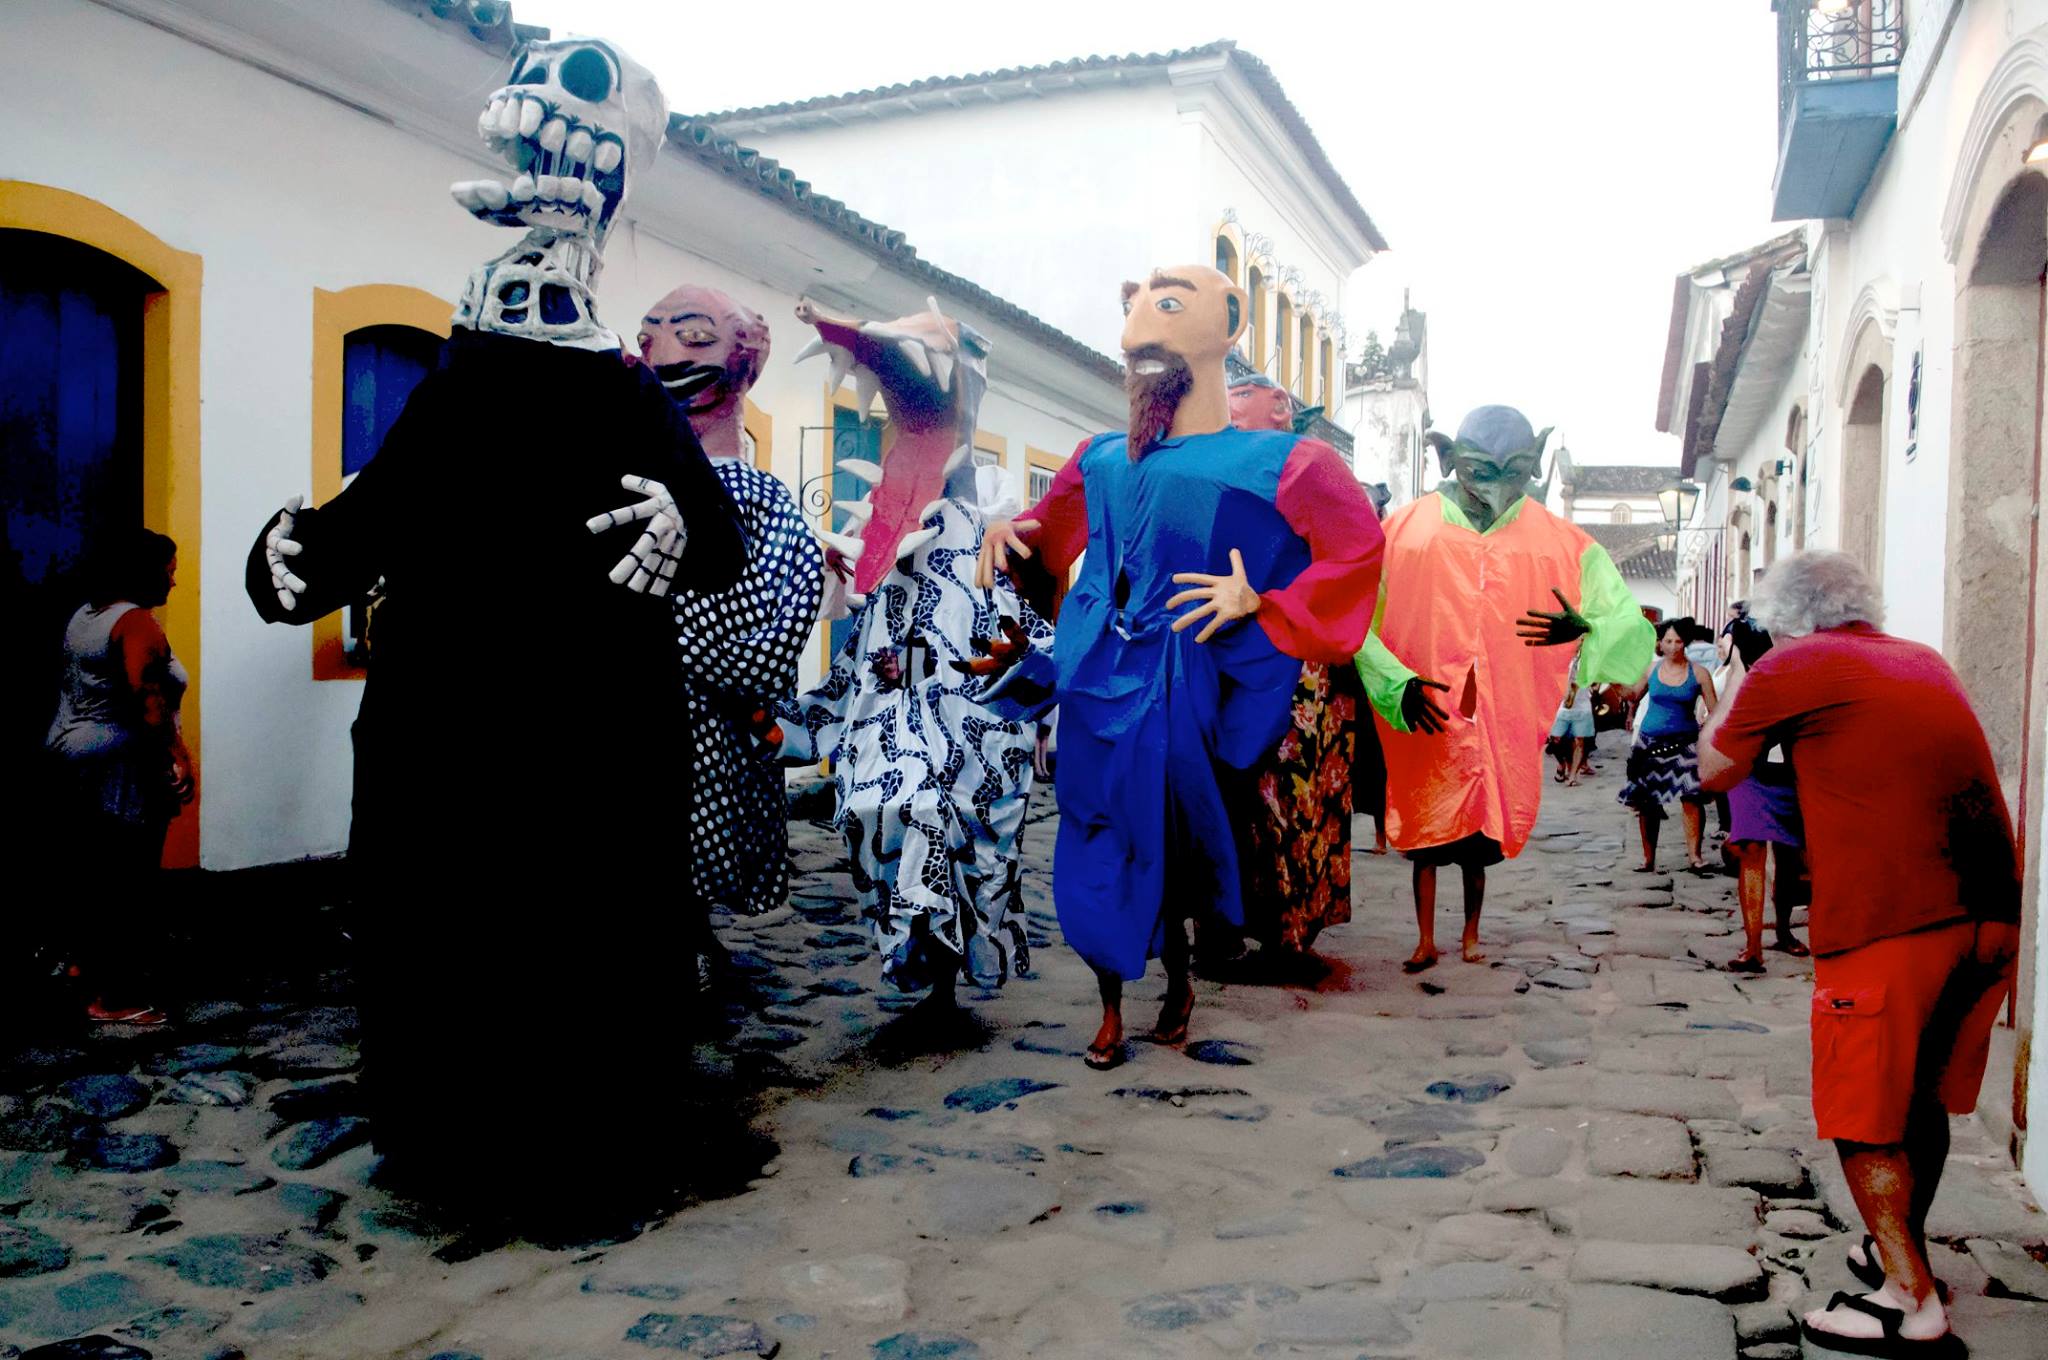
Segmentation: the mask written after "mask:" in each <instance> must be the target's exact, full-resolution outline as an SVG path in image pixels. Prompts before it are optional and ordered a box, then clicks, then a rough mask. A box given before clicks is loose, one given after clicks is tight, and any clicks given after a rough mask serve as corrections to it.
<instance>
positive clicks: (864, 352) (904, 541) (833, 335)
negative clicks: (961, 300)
mask: <svg viewBox="0 0 2048 1360" xmlns="http://www.w3.org/2000/svg"><path fill="white" fill-rule="evenodd" d="M797 316H798V318H799V319H800V320H803V321H805V322H808V323H809V324H810V325H812V326H815V327H816V328H817V331H818V342H817V343H816V344H815V345H813V346H811V347H810V348H809V349H807V350H805V352H804V353H803V354H801V355H798V356H797V357H798V358H799V359H802V358H805V357H808V356H809V355H812V354H816V353H819V352H823V353H825V354H828V355H830V356H831V359H832V374H831V378H830V380H829V382H830V386H832V387H834V388H837V387H838V386H839V385H840V383H841V382H842V381H843V380H844V379H846V378H847V377H849V376H851V377H852V378H853V379H854V390H855V392H856V394H857V395H856V397H855V401H856V404H857V405H858V406H859V407H860V409H861V412H862V414H866V412H867V409H868V407H869V406H870V405H871V404H872V403H873V401H874V398H875V396H876V395H877V394H878V393H879V394H880V396H881V397H882V401H883V405H884V406H885V407H886V409H887V411H888V416H889V423H890V426H891V428H892V430H893V431H894V442H893V443H891V444H890V445H889V447H888V452H886V453H884V454H883V455H882V461H881V463H880V464H871V463H867V462H864V461H860V460H855V459H843V460H841V461H840V462H839V463H838V468H839V470H841V471H844V472H850V473H852V474H854V475H855V476H857V477H860V478H861V479H862V480H863V481H866V482H868V483H870V484H872V485H873V486H874V490H873V491H871V492H870V493H869V494H868V495H867V496H866V497H865V498H863V499H861V500H858V501H851V502H841V503H839V504H838V505H837V506H835V509H837V510H839V511H840V512H841V513H842V514H843V515H844V516H845V517H846V521H845V524H844V525H843V526H842V532H839V533H832V532H829V531H828V532H824V533H821V534H820V535H819V538H820V539H821V540H823V542H824V543H825V544H826V546H828V547H830V548H831V549H832V550H833V551H834V552H836V553H837V554H838V555H839V556H840V557H841V558H843V559H845V560H846V561H847V562H849V563H851V564H852V567H853V594H854V595H855V596H857V597H863V598H864V597H865V596H866V595H867V594H868V593H869V592H870V591H872V590H873V589H874V588H875V587H876V586H878V585H880V584H881V583H882V580H883V578H884V577H886V576H887V575H888V574H889V572H890V571H891V569H893V568H894V567H895V565H896V564H897V563H898V562H899V561H901V560H903V559H904V558H905V557H908V556H909V555H910V554H912V553H914V552H916V551H917V549H919V548H921V547H923V546H924V545H925V544H926V543H927V542H929V541H930V540H931V539H932V538H934V537H936V536H937V534H938V532H939V531H938V529H937V528H936V527H932V528H926V527H924V521H925V520H926V519H927V518H929V516H930V515H931V513H932V510H933V508H934V506H935V505H936V504H937V502H939V501H940V500H941V499H943V498H944V497H945V496H946V495H947V492H948V487H949V484H951V483H952V481H953V479H954V477H955V475H956V474H958V473H961V472H962V471H963V470H966V469H969V468H970V467H971V462H972V458H973V431H974V421H975V417H976V416H977V415H978V414H979V411H980V408H981V397H982V393H983V392H984V391H985V390H986V387H987V381H988V379H987V354H988V344H987V342H986V341H984V340H983V339H982V338H981V336H980V335H979V334H977V333H976V332H975V331H974V329H973V328H972V327H968V326H963V325H961V324H960V323H958V322H955V321H951V320H948V319H947V318H946V317H944V316H942V315H940V313H939V310H938V303H937V301H936V300H932V301H931V302H930V310H928V311H925V312H920V313H917V314H915V315H912V316H907V317H903V318H901V319H899V320H896V321H857V320H851V319H840V318H837V317H830V316H827V315H825V314H824V313H823V312H821V311H819V310H818V309H817V308H816V307H815V306H814V305H812V304H811V303H809V302H803V303H800V304H798V307H797Z"/></svg>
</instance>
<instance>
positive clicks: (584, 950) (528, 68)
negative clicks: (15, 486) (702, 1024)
mask: <svg viewBox="0 0 2048 1360" xmlns="http://www.w3.org/2000/svg"><path fill="white" fill-rule="evenodd" d="M666 125H667V115H666V111H665V103H664V101H663V99H662V95H661V91H660V89H659V88H658V87H657V86H656V85H655V83H654V79H653V77H652V76H650V75H649V74H648V73H647V72H646V70H644V69H643V68H641V67H640V66H638V65H636V64H635V63H634V62H632V61H631V60H629V59H627V58H626V57H625V56H624V55H623V54H622V53H620V52H619V50H618V49H617V48H615V47H613V46H611V45H609V44H607V43H602V42H595V41H589V40H584V39H570V40H564V41H559V42H536V43H530V44H528V45H527V46H526V47H525V48H524V49H522V51H521V52H520V54H519V55H518V57H517V59H516V65H515V68H514V71H513V74H512V77H511V81H510V83H508V84H507V85H506V86H505V87H504V88H502V89H500V90H498V91H497V92H496V93H495V94H493V95H491V96H490V98H489V103H488V106H487V107H486V108H485V110H484V112H483V115H482V117H481V119H480V120H479V131H480V133H481V134H482V136H483V138H484V142H485V144H486V145H487V146H489V147H490V148H492V149H493V150H494V151H497V152H500V153H502V154H503V155H504V156H505V157H506V158H507V160H508V161H510V162H511V166H512V174H511V177H510V179H511V182H510V183H509V184H507V183H503V182H500V181H497V180H477V181H466V182H464V183H461V184H457V185H455V186H454V189H453V192H454V196H455V198H456V200H457V202H458V203H459V204H460V205H461V206H462V207H463V208H464V209H466V210H467V211H468V212H470V213H471V214H472V215H473V216H475V217H476V218H477V219H478V220H479V221H481V222H484V223H488V224H491V225H494V226H509V227H516V228H520V229H522V231H523V233H524V234H523V235H522V237H521V239H520V241H519V243H518V244H517V245H515V246H513V247H512V248H511V249H510V250H508V251H506V252H504V253H503V254H501V255H498V256H497V257H496V258H494V259H491V260H489V261H487V262H486V263H484V264H482V265H481V266H479V267H478V268H477V269H476V270H475V271H474V272H473V273H472V274H471V275H470V277H469V280H468V283H467V285H466V286H465V287H464V289H463V294H462V303H461V307H460V309H459V310H458V311H457V313H456V315H455V330H454V333H453V335H452V336H451V337H450V339H449V340H448V342H447V344H446V346H445V347H444V349H443V350H442V354H441V361H440V365H439V367H438V369H437V370H436V371H434V372H432V373H430V374H428V375H427V377H426V378H425V379H423V380H422V381H421V382H420V384H419V386H418V387H417V388H416V389H414V391H413V392H412V394H411V396H410V398H409V399H408V400H407V401H406V404H405V407H404V410H403V411H402V413H401V414H400V415H399V417H398V420H397V422H396V423H395V424H394V425H393V426H392V428H391V431H390V433H389V434H388V435H387V436H386V438H385V440H384V443H383V445H382V447H381V448H380V449H379V450H378V452H377V454H376V456H375V457H374V458H373V459H372V460H371V461H370V463H369V464H368V465H367V466H365V467H364V468H363V469H362V471H361V473H360V474H359V475H357V477H356V478H355V480H354V481H353V482H352V483H351V484H350V485H349V487H348V488H347V489H346V490H344V491H343V492H342V493H341V494H340V495H339V496H337V497H335V498H334V499H333V500H332V501H330V502H328V503H327V504H326V505H324V506H321V507H320V508H319V509H317V510H312V509H300V508H299V507H300V502H299V501H298V500H297V499H294V500H293V501H291V502H290V503H289V504H288V506H287V508H286V509H285V510H283V511H281V512H279V514H277V515H275V516H273V517H272V519H271V521H270V523H269V524H267V525H266V526H265V528H264V530H263V532H262V533H261V534H260V535H259V536H258V538H257V541H256V544H255V546H254V547H253V549H252V550H251V552H250V554H249V563H248V581H247V584H248V591H249V597H250V599H251V600H252V601H253V602H254V603H255V606H256V609H257V612H258V613H259V614H261V615H262V616H263V618H265V619H266V620H269V621H270V622H273V623H299V624H303V623H310V622H311V621H313V620H314V619H316V618H318V617H320V616H321V615H323V614H326V613H327V612H329V611H331V610H334V609H337V608H341V607H343V606H345V605H347V604H348V603H350V602H351V601H354V600H357V599H359V598H360V597H361V596H362V595H363V594H364V593H365V592H366V591H368V590H369V589H370V588H371V587H372V586H373V585H374V584H375V583H376V582H378V581H379V580H380V579H381V580H382V581H383V582H384V586H385V597H384V602H383V604H382V605H381V606H380V610H379V615H378V636H377V652H376V656H375V659H374V661H373V663H372V670H371V674H370V676H369V680H368V683H367V684H366V685H365V686H364V690H363V696H362V705H361V712H360V714H359V715H358V716H357V718H356V722H355V727H354V741H355V800H354V819H353V823H352V826H351V828H350V835H349V858H350V861H351V866H352V869H353V871H354V873H355V875H356V881H357V885H358V890H357V894H356V900H357V902H358V904H359V912H360V915H359V918H358V920H357V921H356V923H355V925H356V935H355V938H356V940H357V942H358V944H359V946H360V949H359V955H358V970H357V980H358V983H359V989H360V990H359V997H360V1003H361V1012H362V1020H363V1031H364V1062H365V1067H364V1082H365V1087H366V1094H367V1096H368V1097H369V1098H370V1101H371V1103H372V1104H373V1105H374V1107H375V1110H374V1115H375V1118H374V1122H373V1127H374V1128H375V1130H376V1132H375V1141H376V1144H377V1148H378V1151H379V1152H380V1153H383V1154H385V1156H386V1164H387V1166H388V1167H390V1168H391V1170H392V1173H393V1174H394V1175H399V1176H401V1177H404V1178H406V1179H407V1180H409V1182H410V1183H412V1184H414V1185H416V1186H417V1187H419V1188H420V1189H421V1190H422V1191H423V1192H426V1193H432V1194H434V1195H436V1196H455V1197H459V1198H469V1199H475V1200H479V1201H482V1202H484V1203H486V1204H491V1205H494V1206H496V1207H511V1206H513V1205H517V1206H519V1208H520V1210H521V1211H522V1212H532V1213H536V1214H548V1213H551V1212H554V1211H561V1212H564V1213H572V1212H579V1211H582V1210H585V1209H592V1208H597V1207H600V1206H602V1207H609V1206H610V1205H611V1204H612V1203H613V1202H615V1201H616V1199H617V1196H618V1195H625V1196H628V1197H630V1198H633V1199H635V1200H638V1199H639V1197H641V1196H644V1195H645V1194H647V1193H650V1192H651V1188H652V1187H654V1186H657V1185H664V1184H666V1183H668V1181H669V1180H670V1179H671V1178H672V1176H673V1168H672V1166H670V1165H668V1154H669V1152H670V1150H671V1149H670V1145H669V1143H668V1142H667V1141H666V1140H665V1139H662V1138H659V1137H657V1136H655V1135H654V1134H653V1132H652V1131H653V1130H654V1129H656V1128H657V1127H658V1126H659V1124H660V1123H661V1121H659V1120H657V1121H654V1122H653V1123H650V1122H649V1121H648V1119H647V1113H648V1111H647V1109H646V1108H645V1104H644V1100H643V1097H642V1094H641V1093H642V1092H643V1090H644V1079H645V1074H646V1072H647V1071H648V1070H649V1068H650V1067H651V1066H653V1065H655V1064H660V1065H661V1066H663V1067H666V1066H668V1065H670V1064H672V1062H673V1060H674V1051H673V1040H672V1038H671V1036H672V1035H673V1033H674V1021H675V1008H674V1001H673V995H672V991H673V989H672V983H673V970H674V960H675V959H676V958H677V957H679V956H686V955H687V949H688V943H687V941H688V938H689V934H688V932H687V931H686V930H685V929H684V922H685V921H686V920H687V916H686V915H679V914H678V913H677V912H676V910H675V908H674V905H673V897H674V894H675V892H676V891H677V890H678V888H679V887H681V885H682V884H683V883H684V882H685V881H686V879H685V874H686V866H687V864H688V854H687V851H686V850H684V849H682V848H681V846H680V844H679V838H680V837H682V836H684V835H686V834H687V832H688V829H689V826H690V821H689V810H690V801H689V800H690V786H691V778H692V745H691V728H690V725H689V722H688V713H689V704H688V697H687V694H686V692H685V690H684V687H683V679H682V671H681V668H680V667H678V666H677V664H676V639H675V630H674V622H673V613H672V611H671V610H670V608H669V606H668V605H667V604H666V603H665V602H664V601H663V600H661V599H658V598H655V596H657V595H659V594H661V593H662V592H664V591H666V590H667V589H668V588H669V586H670V585H671V584H674V585H678V586H685V587H688V588H690V589H693V590H698V591H717V590H721V589H723V588H725V587H726V586H728V585H730V584H731V583H732V582H733V581H734V580H735V579H736V578H737V577H738V575H739V573H740V570H741V567H742V566H743V564H744V562H745V552H744V549H743V547H742V544H741V539H740V532H739V526H738V523H737V520H736V518H735V515H734V512H733V507H732V500H731V498H730V497H729V496H728V495H727V494H726V491H725V489H724V487H723V486H722V485H721V484H720V482H719V479H718V477H717V475H716V474H715V473H714V472H713V471H712V468H711V465H710V464H709V463H708V462H707V461H706V460H705V457H704V454H703V452H702V451H701V450H700V449H699V447H698V444H697V440H696V437H695V436H694V435H693V434H692V433H691V430H690V426H689V423H688V421H687V420H686V419H685V418H684V414H683V412H682V411H681V410H680V409H679V408H678V407H677V405H676V403H675V401H674V400H673V399H672V398H671V397H670V396H669V394H668V393H667V392H665V391H664V390H663V389H662V385H661V383H660V382H658V381H657V380H656V378H655V376H654V374H653V372H652V371H651V370H649V369H647V368H644V367H640V366H637V365H629V364H627V363H625V362H623V361H622V355H621V349H620V345H619V339H618V336H617V335H615V334H614V333H613V332H611V331H610V330H608V329H606V328H605V326H604V325H603V324H602V322H600V321H599V319H598V317H597V313H596V310H595V304H594V295H593V290H594V287H595V285H596V282H597V277H598V270H599V266H600V263H601V259H602V255H601V252H602V250H603V248H604V243H605V240H606V238H607V237H608V236H609V234H610V233H611V231H612V229H613V228H614V227H615V226H616V225H617V224H618V222H619V220H620V213H621V210H622V209H623V207H624V204H625V201H626V195H627V190H628V188H629V186H630V185H631V183H632V181H633V180H634V178H636V177H637V176H639V175H641V174H643V173H646V172H648V171H650V170H651V169H652V167H653V164H654V159H655V153H656V151H657V149H658V148H659V147H660V145H661V140H662V136H663V132H664V129H665V128H666ZM622 484H623V485H624V486H625V487H627V488H628V489H629V490H630V491H631V492H632V493H633V494H634V495H636V496H638V497H640V498H641V499H640V500H638V501H637V502H636V503H634V504H632V505H629V506H627V507H625V508H623V509H619V510H613V509H612V507H615V506H617V505H618V504H619V501H620V500H621V499H622V496H621V492H620V488H621V485H622ZM640 525H644V528H641V529H637V530H636V529H634V528H633V526H640ZM618 526H627V527H628V528H629V532H637V538H635V539H632V540H629V541H630V542H631V543H632V547H631V549H630V551H629V552H628V553H627V555H626V556H625V557H624V558H621V557H620V545H619V544H618V543H616V542H611V541H608V536H609V532H610V530H611V529H613V528H614V527H618ZM275 756H276V759H277V762H278V764H279V767H280V773H279V778H280V779H281V780H283V781H285V782H283V783H282V784H281V785H280V789H281V796H280V803H281V805H282V810H281V812H280V815H282V816H289V815H290V811H289V809H290V806H291V801H292V800H291V795H290V792H289V791H290V790H291V787H292V785H291V783H290V779H289V771H290V770H291V769H292V766H293V763H294V760H295V757H294V753H293V751H292V749H291V746H290V744H289V741H288V740H287V739H286V737H285V736H284V735H283V734H280V737H279V746H278V749H277V750H276V752H275ZM535 1071H563V1072H571V1071H573V1072H574V1073H575V1074H576V1078H577V1095H576V1098H575V1099H573V1100H562V1101H539V1102H536V1101H533V1100H531V1099H530V1098H529V1097H528V1096H527V1094H526V1091H527V1089H528V1088H529V1086H530V1078H531V1076H532V1074H533V1072H535ZM629 1107H630V1108H629ZM480 1130H481V1131H487V1133H486V1134H484V1135H479V1134H478V1133H477V1132H476V1131H480ZM636 1130H638V1131H642V1132H640V1133H636V1132H635V1131H636ZM657 1152H658V1153H659V1154H660V1155H656V1154H657ZM615 1192H616V1194H615Z"/></svg>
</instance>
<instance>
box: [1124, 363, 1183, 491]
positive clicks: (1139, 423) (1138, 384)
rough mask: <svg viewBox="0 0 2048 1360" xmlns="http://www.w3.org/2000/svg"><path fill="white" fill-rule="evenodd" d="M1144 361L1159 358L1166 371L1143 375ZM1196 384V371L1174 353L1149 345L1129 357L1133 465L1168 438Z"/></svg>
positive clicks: (1127, 384) (1127, 377)
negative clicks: (1139, 364)
mask: <svg viewBox="0 0 2048 1360" xmlns="http://www.w3.org/2000/svg"><path fill="white" fill-rule="evenodd" d="M1140 359H1158V360H1160V361H1162V362H1164V363H1165V364H1166V371H1165V372H1164V373H1154V374H1143V375H1141V374H1140V373H1139V372H1138V371H1137V368H1136V364H1137V362H1138V361H1139V360H1140ZM1194 385H1195V373H1194V370H1193V369H1191V368H1189V367H1188V361H1187V360H1185V359H1183V358H1181V356H1180V355H1178V354H1175V353H1174V352H1173V351H1171V350H1166V349H1161V348H1159V347H1157V346H1153V345H1148V346H1146V347H1145V348H1144V349H1141V350H1136V351H1133V352H1132V353H1130V354H1128V355H1126V356H1125V361H1124V394H1125V395H1126V396H1128V397H1129V398H1130V399H1131V428H1130V441H1129V448H1130V455H1131V461H1132V462H1133V463H1135V462H1137V461H1138V460H1139V459H1140V458H1143V457H1144V456H1145V455H1146V454H1148V453H1150V452H1152V450H1153V449H1155V448H1157V447H1158V446H1159V444H1160V441H1161V440H1163V439H1165V437H1166V432H1167V431H1168V430H1169V429H1171V428H1173V417H1174V413H1175V412H1177V411H1178V410H1180V403H1181V398H1183V397H1185V396H1186V395H1187V394H1188V389H1189V388H1191V387H1193V386H1194Z"/></svg>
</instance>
